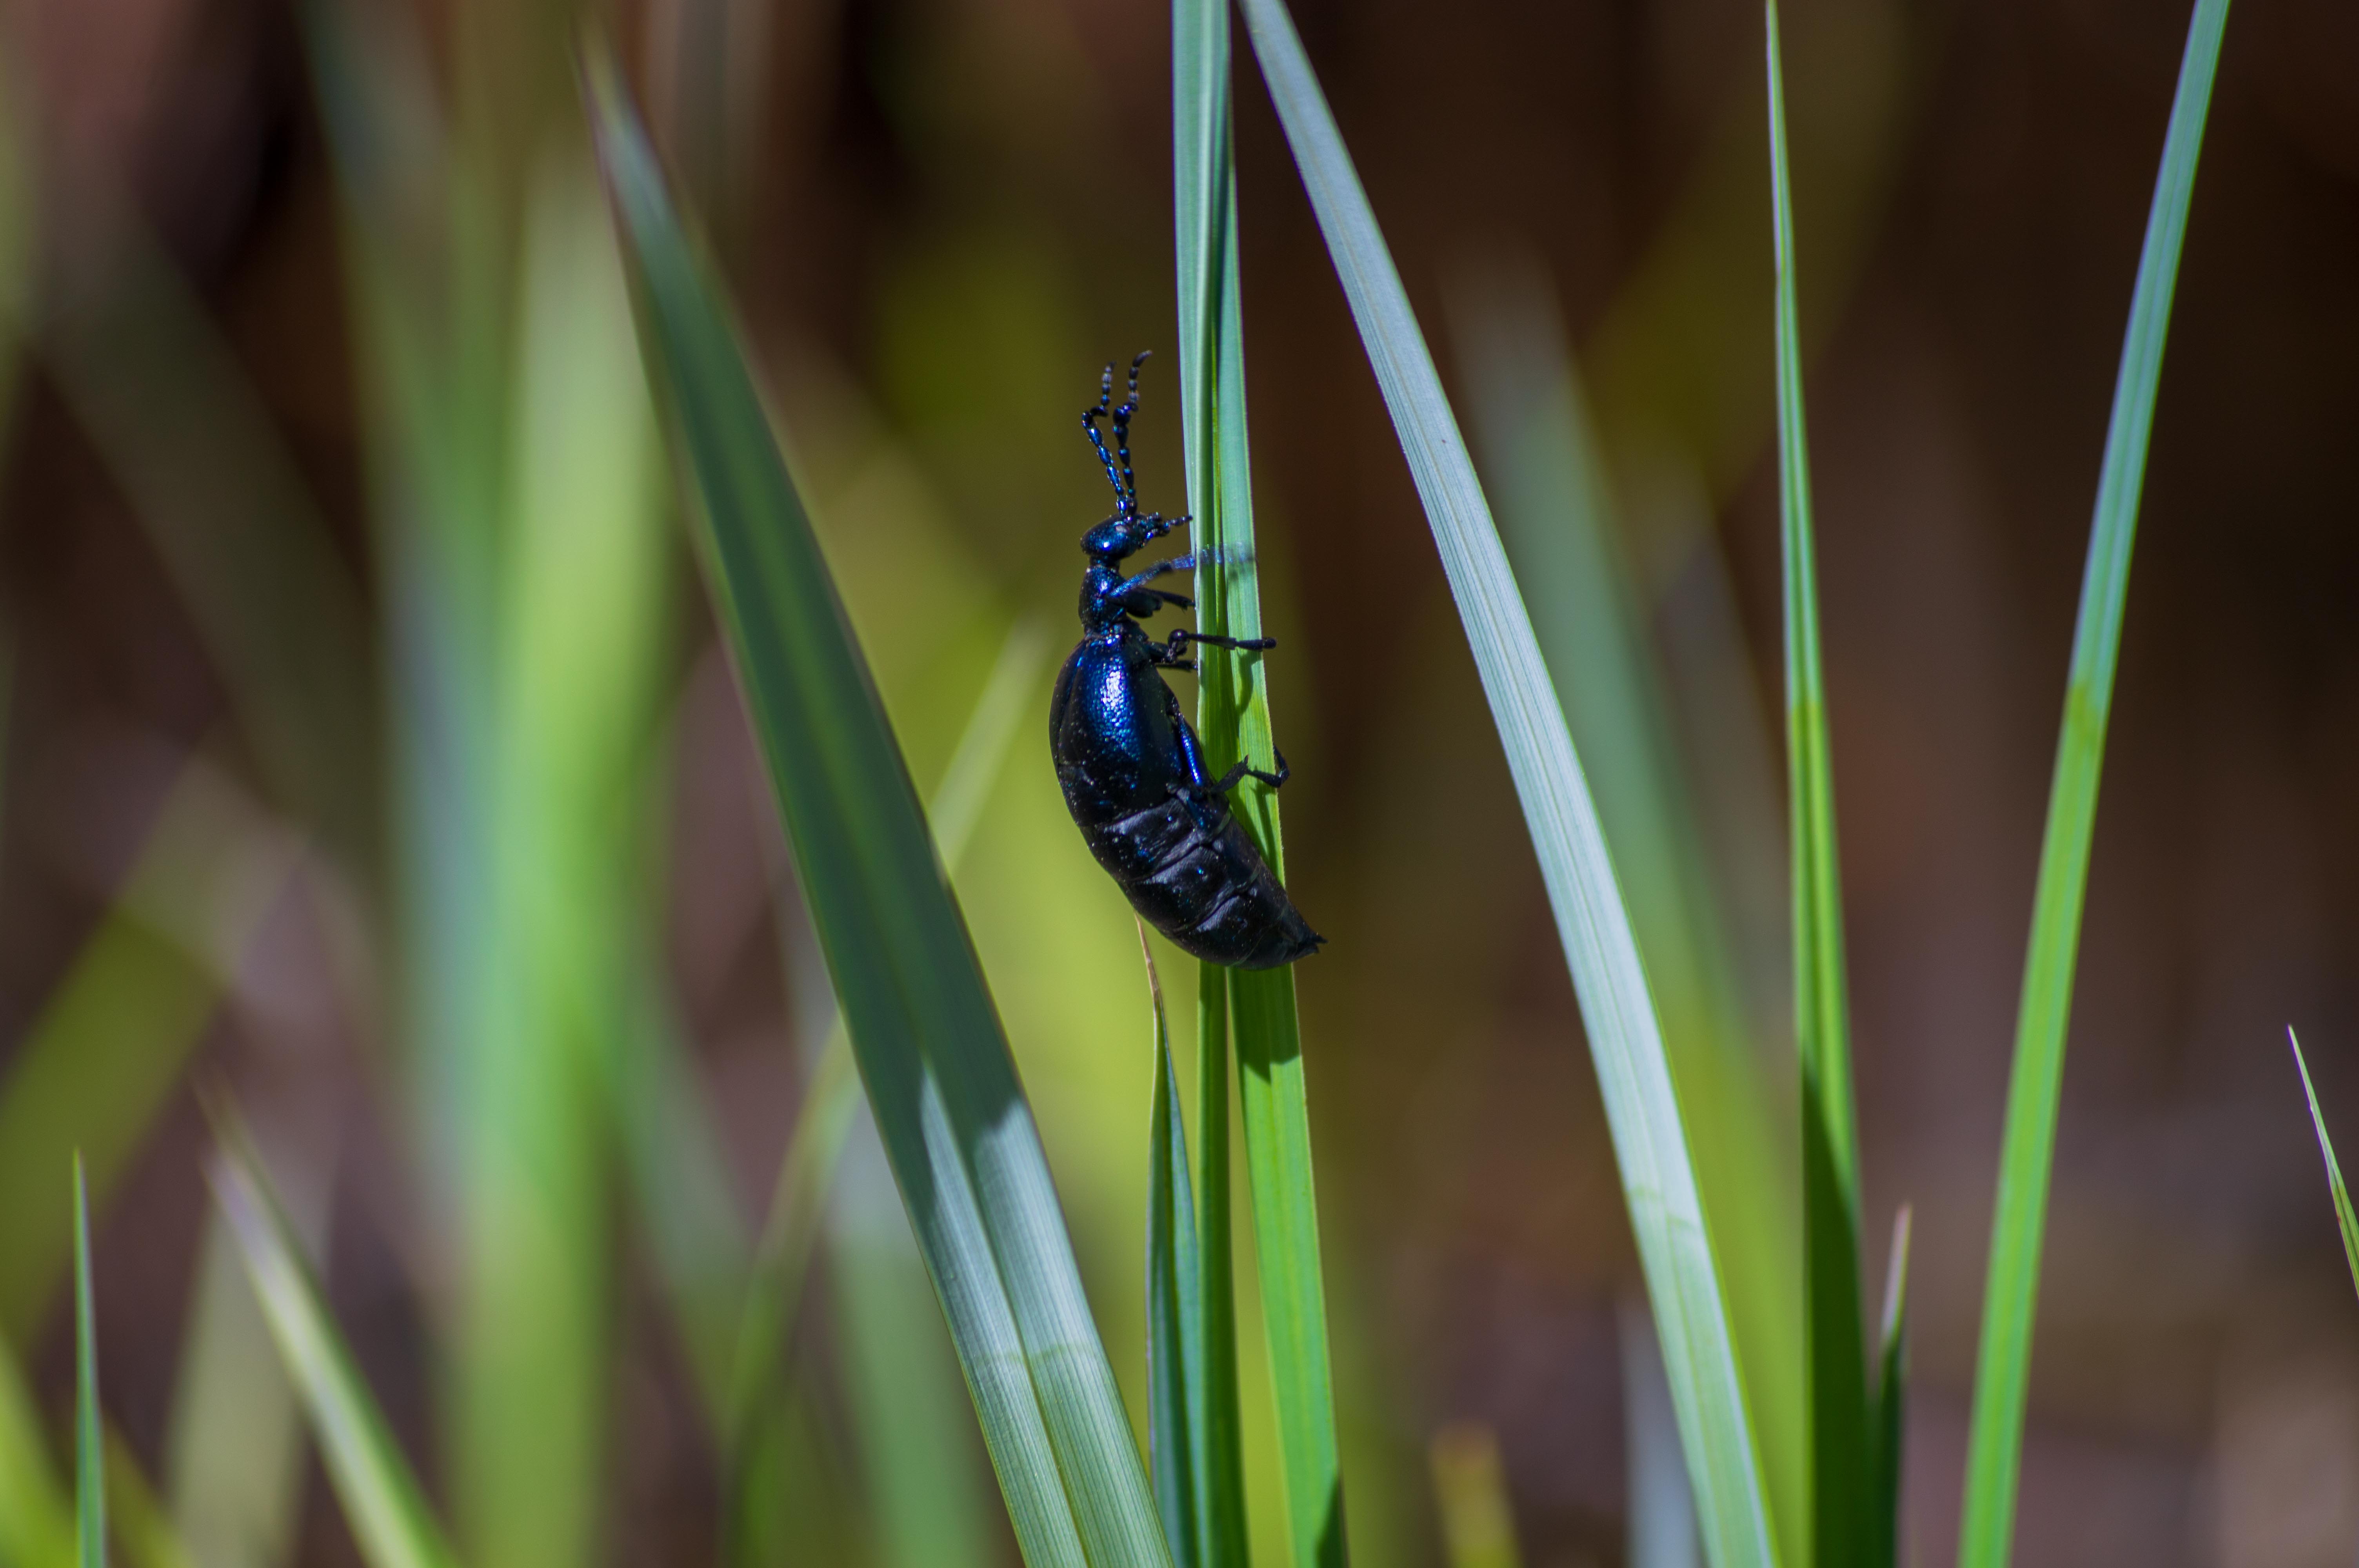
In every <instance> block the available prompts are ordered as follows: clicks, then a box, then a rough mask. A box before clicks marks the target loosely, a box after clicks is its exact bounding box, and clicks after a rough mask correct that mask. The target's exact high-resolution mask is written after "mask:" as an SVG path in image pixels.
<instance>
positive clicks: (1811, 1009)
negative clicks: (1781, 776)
mask: <svg viewBox="0 0 2359 1568" xmlns="http://www.w3.org/2000/svg"><path fill="white" fill-rule="evenodd" d="M1762 12H1763V16H1764V19H1765V22H1766V25H1767V34H1768V45H1769V48H1768V54H1769V193H1770V210H1771V223H1772V228H1773V232H1774V233H1775V235H1776V240H1777V245H1776V249H1777V478H1778V497H1777V498H1778V508H1777V511H1778V521H1779V526H1778V544H1779V551H1778V554H1779V559H1780V562H1781V564H1782V567H1783V578H1784V583H1785V622H1786V779H1787V784H1786V790H1787V799H1786V810H1787V824H1788V827H1787V831H1788V851H1789V853H1790V854H1791V855H1792V858H1793V870H1792V873H1791V875H1792V890H1793V903H1794V1041H1795V1044H1796V1047H1797V1049H1798V1051H1799V1054H1800V1057H1801V1065H1802V1248H1803V1254H1804V1263H1803V1280H1804V1292H1805V1298H1806V1303H1807V1306H1806V1311H1805V1314H1804V1339H1803V1344H1804V1347H1805V1350H1804V1353H1805V1357H1806V1359H1807V1361H1808V1364H1809V1368H1810V1541H1811V1552H1810V1560H1811V1561H1812V1562H1813V1563H1816V1564H1818V1568H1860V1565H1861V1564H1862V1563H1864V1553H1865V1552H1866V1549H1867V1548H1866V1538H1865V1535H1864V1530H1865V1528H1866V1525H1867V1521H1868V1517H1869V1513H1870V1507H1869V1502H1868V1491H1867V1488H1868V1487H1869V1486H1870V1484H1871V1481H1872V1476H1871V1475H1870V1467H1869V1465H1868V1429H1867V1419H1868V1411H1867V1371H1866V1368H1865V1366H1864V1360H1863V1358H1864V1356H1865V1354H1866V1349H1865V1343H1864V1331H1863V1328H1862V1325H1861V1322H1860V1304H1859V1296H1860V1291H1859V1125H1858V1116H1857V1112H1856V1110H1855V1109H1854V1106H1853V1098H1852V1075H1851V1022H1850V1017H1849V1007H1848V1003H1847V1000H1846V995H1845V982H1844V978H1843V871H1842V866H1841V864H1840V862H1839V860H1838V857H1837V855H1836V852H1835V801H1834V767H1833V763H1832V760H1831V759H1830V757H1829V755H1828V746H1827V698H1826V683H1825V679H1824V677H1823V676H1822V675H1821V669H1820V660H1819V586H1818V575H1819V574H1818V559H1817V557H1818V545H1817V541H1816V539H1815V537H1814V535H1813V533H1812V528H1811V524H1810V439H1809V437H1808V435H1807V434H1806V432H1805V429H1804V423H1803V417H1802V341H1801V327H1800V324H1799V320H1798V319H1797V308H1796V306H1795V303H1794V205H1793V189H1792V177H1791V175H1790V174H1789V173H1788V169H1787V167H1786V86H1785V70H1784V66H1783V64H1782V63H1781V61H1780V59H1779V57H1778V47H1777V0H1768V3H1767V5H1764V6H1763V7H1762Z"/></svg>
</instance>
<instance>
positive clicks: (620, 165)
mask: <svg viewBox="0 0 2359 1568" xmlns="http://www.w3.org/2000/svg"><path fill="white" fill-rule="evenodd" d="M586 91H587V93H588V96H589V98H590V100H591V119H592V124H593V126H594V127H595V131H596V135H597V139H598V144H599V152H600V156H601V158H602V161H603V165H604V167H605V169H606V175H607V180H608V187H609V190H610V193H611V195H612V197H613V200H614V207H615V210H616V214H617V217H618V220H619V222H620V226H621V228H622V231H623V234H624V242H625V252H626V253H627V254H629V255H630V257H631V258H632V261H633V264H634V270H635V276H636V284H637V286H638V287H637V291H636V292H637V298H638V303H639V306H640V310H641V316H640V325H641V330H642V334H643V337H644V340H645V342H646V347H647V361H648V362H649V364H650V366H651V368H652V371H653V373H654V375H655V377H656V380H657V382H658V386H659V387H660V389H661V391H662V394H663V401H664V402H665V404H666V406H667V410H668V413H669V416H670V423H671V430H672V434H673V436H674V438H675V441H676V446H677V450H678V451H679V456H680V458H681V460H682V461H683V466H684V469H685V473H684V475H683V477H684V478H685V479H687V480H688V481H690V486H689V489H690V499H691V502H692V503H693V504H692V506H691V511H692V512H693V513H694V514H695V521H696V526H697V534H698V544H699V546H700V548H701V555H702V557H703V559H704V563H705V566H706V568H707V579H708V582H709V584H710V587H711V590H712V597H713V600H714V601H715V605H716V608H717V609H718V611H719V613H720V618H721V620H722V622H723V626H724V627H725V628H726V630H727V632H728V633H729V641H730V646H731V651H732V654H734V663H735V668H736V671H737V675H738V678H739V681H740V683H741V686H742V689H743V690H744V692H745V699H746V703H747V706H748V708H749V709H750V710H751V715H752V719H753V722H754V728H755V730H756V734H757V735H758V736H759V738H760V740H761V742H762V749H763V753H764V757H765V759H766V762H767V763H768V769H769V773H770V777H771V781H772V784H773V785H774V787H775V789H776V791H777V798H778V805H779V806H780V809H781V814H782V816H783V817H784V819H785V823H786V827H787V832H788V839H789V841H790V842H791V844H792V845H793V848H794V852H795V864H796V867H797V869H798V871H799V873H800V875H801V879H802V884H803V888H804V892H805V894H806V896H807V897H808V899H809V901H810V908H811V915H812V924H813V925H814V926H815V927H816V929H817V930H818V932H819V935H820V938H821V946H823V947H824V949H825V951H826V956H827V960H828V972H829V975H830V977H831V979H832V980H833V982H834V986H835V990H836V994H837V996H838V998H839V999H841V1001H842V1003H843V1010H844V1014H845V1017H846V1018H847V1019H848V1021H849V1022H850V1024H851V1029H852V1040H853V1050H854V1052H855V1054H856V1055H857V1056H858V1059H859V1062H860V1067H861V1076H862V1079H863V1081H864V1083H865V1084H866V1086H867V1089H868V1098H869V1102H870V1105H871V1107H872V1108H873V1109H874V1110H875V1116H876V1123H877V1128H878V1130H879V1132H880V1133H881V1135H882V1137H883V1140H884V1142H885V1147H886V1154H887V1157H888V1158H889V1160H890V1161H891V1163H892V1166H893V1171H894V1175H895V1177H896V1179H897V1182H898V1183H899V1185H900V1188H901V1193H902V1197H903V1200H904V1202H905V1204H906V1205H907V1206H908V1211H909V1217H910V1221H911V1224H912V1226H913V1227H914V1228H915V1230H916V1232H917V1235H918V1240H919V1248H920V1249H921V1250H922V1251H923V1252H924V1254H925V1258H926V1262H927V1266H928V1268H929V1271H931V1273H932V1275H933V1280H934V1286H935V1290H936V1292H937V1293H938V1294H939V1296H940V1302H941V1305H942V1309H943V1314H944V1315H945V1316H946V1317H947V1318H948V1319H949V1321H950V1325H951V1337H952V1339H953V1341H954V1342H955V1343H956V1345H957V1347H958V1351H959V1357H960V1360H961V1362H962V1365H963V1367H964V1368H965V1371H966V1377H967V1385H968V1390H969V1392H970V1393H971V1394H972V1395H973V1399H974V1402H975V1408H976V1411H977V1414H978V1416H979V1417H980V1419H981V1422H982V1424H983V1430H984V1441H985V1443H986V1444H987V1445H988V1447H989V1448H990V1451H991V1455H992V1461H993V1464H994V1465H995V1468H996V1469H997V1471H998V1474H999V1479H1000V1487H1001V1491H1002V1494H1003V1496H1004V1497H1005V1498H1006V1502H1007V1505H1008V1511H1009V1514H1010V1517H1011V1519H1012V1520H1013V1522H1014V1525H1015V1529H1016V1541H1017V1543H1018V1544H1019V1546H1020V1547H1021V1548H1022V1550H1023V1552H1024V1554H1025V1558H1026V1561H1027V1563H1033V1564H1035V1565H1036V1568H1038V1565H1041V1564H1048V1563H1060V1564H1063V1563H1074V1564H1079V1563H1109V1564H1110V1563H1144V1564H1148V1565H1150V1568H1152V1565H1155V1564H1161V1563H1168V1562H1169V1552H1168V1549H1167V1548H1166V1546H1165V1544H1164V1540H1163V1533H1162V1527H1161V1525H1160V1523H1159V1522H1158V1519H1157V1518H1156V1512H1155V1504H1154V1499H1153V1498H1152V1497H1151V1495H1150V1494H1149V1492H1148V1489H1147V1477H1146V1472H1145V1469H1144V1467H1143V1466H1142V1465H1140V1463H1139V1455H1138V1448H1137V1444H1136V1440H1135V1439H1134V1438H1133V1436H1132V1433H1131V1428H1130V1423H1129V1420H1128V1418H1127V1416H1126V1415H1125V1412H1124V1411H1123V1407H1122V1401H1121V1399H1120V1396H1119V1395H1118V1393H1117V1392H1116V1390H1115V1388H1114V1373H1113V1369H1112V1368H1111V1367H1110V1366H1109V1365H1108V1363H1107V1360H1106V1356H1105V1348H1104V1346H1103V1344H1102V1343H1101V1341H1100V1340H1099V1338H1098V1334H1097V1329H1096V1326H1095V1325H1094V1324H1093V1321H1092V1319H1091V1317H1090V1314H1089V1303H1088V1300H1087V1298H1086V1297H1085V1296H1084V1295H1083V1293H1082V1285H1081V1279H1080V1275H1079V1271H1078V1270H1077V1268H1076V1266H1075V1263H1074V1260H1073V1252H1072V1244H1071V1239H1070V1238H1068V1236H1067V1234H1066V1231H1065V1227H1064V1219H1063V1215H1062V1212H1061V1210H1060V1207H1059V1206H1058V1202H1057V1196H1056V1191H1055V1188H1054V1186H1053V1184H1051V1182H1050V1180H1049V1169H1048V1162H1047V1160H1046V1158H1045V1157H1044V1155H1043V1153H1042V1152H1041V1148H1040V1141H1039V1134H1038V1130H1037V1128H1036V1127H1035V1125H1034V1122H1033V1119H1032V1116H1031V1112H1030V1109H1029V1108H1028V1106H1027V1103H1026V1101H1025V1098H1024V1093H1023V1089H1022V1087H1021V1086H1020V1084H1019V1083H1018V1082H1017V1079H1016V1069H1015V1064H1014V1062H1013V1061H1012V1060H1011V1059H1010V1057H1009V1055H1008V1051H1007V1043H1006V1038H1005V1036H1004V1035H1003V1034H1002V1033H1001V1031H1000V1026H999V1021H998V1018H997V1016H996V1014H995V1011H993V1008H992V1003H991V998H990V994H989V992H988V990H987V989H985V987H984V979H983V974H982V971H981V968H979V966H978V965H977V963H976V959H975V955H974V948H973V944H972V942H971V941H970V940H969V938H968V935H967V933H966V929H965V926H964V924H963V922H962V919H961V917H960V914H959V911H958V905H957V903H956V901H955V900H954V899H953V898H952V896H951V892H950V889H949V887H948V885H947V884H946V882H945V881H944V878H943V874H942V871H941V866H940V860H938V858H937V857H936V854H935V851H934V847H933V843H932V841H931V838H929V835H928V833H927V830H926V825H925V817H924V814H923V812H922V811H921V809H920V808H919V804H918V797H917V792H916V790H915V789H914V788H913V787H912V786H911V784H910V782H909V776H908V768H907V767H906V765H905V764H904V763H903V762H902V759H901V755H900V752H899V749H898V747H897V744H896V743H895V741H894V738H893V734H892V731H891V729H890V728H889V726H888V725H887V723H886V719H885V715H884V711H883V708H882V707H881V705H880V704H879V702H878V700H877V697H876V692H875V685H874V683H873V681H872V680H871V678H870V676H869V674H868V670H867V666H866V664H865V662H864V659H863V657H862V655H861V654H860V650H859V647H858V644H857V643H856V641H855V640H854V638H853V633H852V630H851V626H850V623H849V622H848V621H847V619H846V617H845V614H844V611H843V605H842V604H841V602H840V601H839V600H838V599H837V597H836V594H835V590H834V586H833V583H832V579H830V577H829V575H828V571H827V567H826V563H825V561H824V560H823V559H822V557H821V555H820V551H819V546H818V542H817V540H816V539H815V538H814V537H813V535H812V533H811V529H810V521H809V519H808V517H807V515H806V514H805V512H804V510H803V506H802V503H801V500H800V498H799V495H798V494H797V492H796V491H795V488H794V485H793V482H792V481H791V480H790V479H789V478H788V473H787V469H786V465H785V463H784V461H783V460H782V459H781V457H780V454H779V451H778V448H777V440H776V438H775V437H774V435H773V434H772V432H771V428H770V425H769V421H768V418H767V416H766V413H765V411H764V409H763V406H762V403H761V399H760V396H759V395H758V394H757V393H756V390H755V386H754V382H753V379H752V376H751V374H750V373H749V371H748V368H747V366H746V364H745V360H744V358H743V357H742V355H741V352H740V350H739V348H738V341H737V336H736V333H735V331H734V330H733V328H732V326H731V324H730V321H729V319H728V317H727V315H726V314H725V312H724V310H723V307H722V305H721V302H720V300H719V297H717V295H716V294H715V292H714V291H713V287H712V284H711V282H710V275H709V273H708V272H707V270H706V268H705V266H704V265H703V263H702V262H701V259H700V258H699V257H698V255H697V254H696V253H695V251H694V249H693V248H692V246H691V245H690V242H689V240H688V238H687V236H686V234H684V233H683V232H681V230H680V227H679V222H678V219H677V218H676V217H675V215H674V213H673V211H672V207H671V201H670V197H669V192H668V191H667V189H666V188H665V185H664V181H663V178H662V176H661V175H660V173H659V172H658V168H657V166H656V162H655V156H654V152H653V149H652V148H650V147H649V146H648V145H647V139H646V135H645V133H644V132H643V131H642V130H641V128H640V126H639V124H638V123H637V120H636V116H635V115H634V114H633V113H632V111H631V110H630V109H629V107H628V106H627V105H626V104H625V102H624V100H623V98H622V96H621V91H620V88H619V86H618V85H617V83H616V82H615V81H614V76H613V73H612V70H611V68H610V67H608V66H607V65H606V64H605V63H604V62H603V60H601V61H599V62H595V63H593V64H592V67H591V68H590V71H589V81H588V82H587V86H586Z"/></svg>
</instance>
